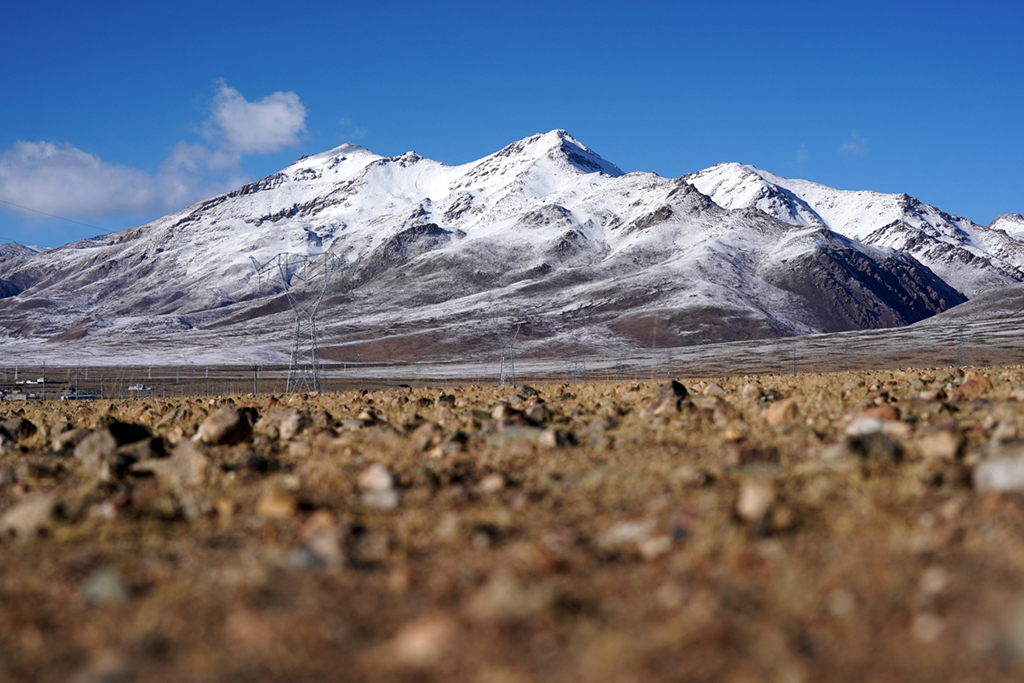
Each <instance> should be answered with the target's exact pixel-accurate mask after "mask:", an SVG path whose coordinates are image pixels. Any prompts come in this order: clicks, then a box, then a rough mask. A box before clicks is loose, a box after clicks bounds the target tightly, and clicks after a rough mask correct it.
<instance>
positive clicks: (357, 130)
mask: <svg viewBox="0 0 1024 683" xmlns="http://www.w3.org/2000/svg"><path fill="white" fill-rule="evenodd" d="M338 123H339V124H340V125H341V129H342V137H344V138H346V139H348V140H355V139H359V138H365V137H366V136H367V134H368V133H369V132H370V131H368V130H367V129H365V128H363V127H362V126H355V125H353V124H352V119H350V118H348V117H347V116H346V117H345V118H343V119H339V120H338Z"/></svg>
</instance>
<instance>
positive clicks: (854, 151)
mask: <svg viewBox="0 0 1024 683" xmlns="http://www.w3.org/2000/svg"><path fill="white" fill-rule="evenodd" d="M867 151H868V138H862V137H860V136H858V135H857V131H853V132H852V133H850V137H849V139H847V140H846V141H844V142H843V143H842V144H840V145H839V153H840V154H850V155H861V154H866V153H867Z"/></svg>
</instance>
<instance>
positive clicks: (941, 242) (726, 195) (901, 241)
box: [685, 163, 1024, 296]
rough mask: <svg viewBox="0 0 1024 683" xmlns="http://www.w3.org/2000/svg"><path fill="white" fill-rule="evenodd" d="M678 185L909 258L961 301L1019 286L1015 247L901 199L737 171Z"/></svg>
mask: <svg viewBox="0 0 1024 683" xmlns="http://www.w3.org/2000/svg"><path fill="white" fill-rule="evenodd" d="M685 177H686V179H687V180H688V181H689V182H691V183H693V185H694V186H695V187H696V188H697V189H699V190H700V191H701V192H703V193H705V194H707V195H708V196H710V197H711V198H712V199H713V200H714V201H715V202H716V203H718V204H719V205H721V206H724V207H727V208H730V209H740V208H748V207H753V208H756V209H758V210H759V211H762V212H764V213H767V214H768V215H770V216H773V217H775V218H777V219H779V220H781V221H784V222H786V223H789V224H791V225H800V226H821V227H827V228H828V229H830V230H833V231H835V232H837V233H839V234H841V235H845V236H846V237H850V238H852V239H855V240H858V241H860V242H863V243H865V244H873V245H878V246H885V247H891V248H893V249H897V250H899V251H902V252H904V253H907V254H910V255H912V256H914V258H916V259H917V260H918V261H920V262H921V263H923V264H924V265H926V266H928V267H929V268H931V269H932V270H933V271H934V272H935V273H937V274H938V275H939V276H940V277H942V279H943V280H945V281H946V282H947V283H949V284H950V285H952V286H953V287H955V288H957V289H958V290H960V291H962V292H963V293H964V294H966V295H967V296H974V295H976V294H978V293H979V292H982V291H984V290H986V289H989V288H992V287H998V286H1002V285H1006V284H1010V283H1013V282H1020V281H1024V243H1022V242H1021V241H1020V240H1018V239H1012V238H1011V239H1007V236H1006V235H1004V234H1002V233H1000V232H998V231H997V230H993V229H992V228H991V227H988V228H986V227H983V226H980V225H976V224H975V223H973V222H971V221H970V220H967V219H966V218H960V217H958V216H952V215H949V214H947V213H945V212H943V211H940V210H939V209H936V208H935V207H934V206H930V205H928V204H924V203H922V202H920V201H919V200H917V199H915V198H913V197H910V196H908V195H906V194H882V193H878V192H868V191H856V192H854V191H846V190H835V189H833V188H830V187H826V186H824V185H819V184H817V183H813V182H810V181H807V180H793V179H788V178H782V177H780V176H777V175H775V174H773V173H769V172H767V171H762V170H760V169H757V168H754V167H753V166H745V165H741V164H737V163H722V164H718V165H717V166H714V167H712V168H709V169H705V170H703V171H700V172H699V173H695V174H691V175H689V176H685Z"/></svg>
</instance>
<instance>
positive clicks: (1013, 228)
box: [988, 213, 1024, 242]
mask: <svg viewBox="0 0 1024 683" xmlns="http://www.w3.org/2000/svg"><path fill="white" fill-rule="evenodd" d="M988 227H989V229H990V230H1002V231H1003V232H1005V233H1006V234H1007V235H1009V236H1010V237H1012V238H1014V239H1015V240H1017V241H1020V242H1024V216H1022V215H1021V214H1019V213H1004V214H1003V215H1002V216H998V217H997V218H996V219H995V220H994V221H992V223H990V224H989V226H988Z"/></svg>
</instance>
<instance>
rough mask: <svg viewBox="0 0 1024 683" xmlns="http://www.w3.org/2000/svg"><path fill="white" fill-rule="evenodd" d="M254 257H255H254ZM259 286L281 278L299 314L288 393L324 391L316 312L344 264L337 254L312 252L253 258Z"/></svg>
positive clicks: (290, 301)
mask: <svg viewBox="0 0 1024 683" xmlns="http://www.w3.org/2000/svg"><path fill="white" fill-rule="evenodd" d="M250 258H251V257H250ZM252 263H253V266H255V268H256V276H257V282H258V286H259V287H260V289H261V290H262V288H263V286H264V282H266V284H269V283H270V282H273V281H274V280H279V282H280V284H281V287H282V288H283V290H284V293H285V296H286V297H287V298H288V304H289V305H290V306H291V308H292V312H293V313H294V314H295V327H294V331H293V334H292V353H291V361H290V362H289V364H288V386H287V388H286V389H285V391H286V392H287V393H295V392H299V391H324V390H325V389H326V385H325V384H324V378H323V374H322V373H321V370H320V348H319V340H318V338H317V326H316V312H317V309H318V308H319V306H320V302H321V301H323V298H324V294H326V293H327V285H328V284H329V283H330V281H331V276H332V275H333V274H334V271H335V270H337V269H338V267H340V266H341V265H342V263H343V262H342V261H341V259H339V258H338V257H336V256H334V255H333V254H327V253H324V254H319V255H317V256H309V255H305V254H278V255H277V256H275V257H274V258H272V259H270V260H269V261H267V262H266V263H260V262H259V261H257V260H256V259H255V258H252Z"/></svg>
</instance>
